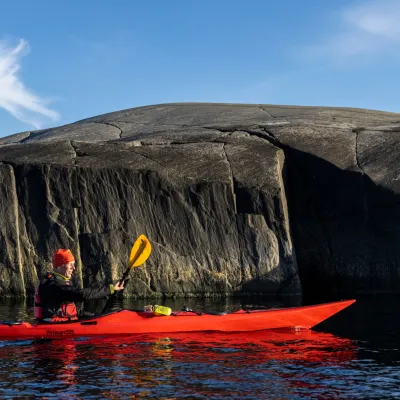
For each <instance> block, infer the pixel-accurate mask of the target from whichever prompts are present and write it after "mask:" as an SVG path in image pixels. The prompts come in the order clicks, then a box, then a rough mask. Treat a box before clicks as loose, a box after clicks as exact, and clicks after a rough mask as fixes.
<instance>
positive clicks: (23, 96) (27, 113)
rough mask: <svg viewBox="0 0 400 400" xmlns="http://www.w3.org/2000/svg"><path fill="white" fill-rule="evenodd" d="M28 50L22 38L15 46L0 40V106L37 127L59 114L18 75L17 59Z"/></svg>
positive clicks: (57, 117) (26, 43)
mask: <svg viewBox="0 0 400 400" xmlns="http://www.w3.org/2000/svg"><path fill="white" fill-rule="evenodd" d="M28 51H29V46H28V42H27V41H25V40H23V39H21V40H20V41H19V43H18V44H17V45H16V46H15V47H12V46H10V45H9V43H8V42H6V41H5V40H0V107H2V108H4V109H5V110H7V111H8V112H9V113H10V114H12V115H13V116H14V117H16V118H18V119H19V120H20V121H23V122H26V123H28V124H30V125H33V126H34V127H35V128H37V129H39V128H40V127H41V126H42V124H43V123H44V121H45V120H46V119H50V120H53V121H56V120H58V119H59V117H60V116H59V114H58V113H57V112H56V111H54V110H52V109H50V108H48V107H47V106H46V103H47V101H45V100H43V99H41V98H40V97H38V96H37V95H35V94H33V93H32V92H31V91H30V90H28V89H27V88H26V87H25V86H24V84H23V83H22V81H21V79H20V78H19V76H18V71H19V69H20V64H19V61H20V59H21V57H23V56H24V55H26V54H27V53H28Z"/></svg>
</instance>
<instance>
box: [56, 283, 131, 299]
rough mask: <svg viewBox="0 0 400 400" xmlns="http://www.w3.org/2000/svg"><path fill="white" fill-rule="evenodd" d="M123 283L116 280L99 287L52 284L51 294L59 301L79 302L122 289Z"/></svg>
mask: <svg viewBox="0 0 400 400" xmlns="http://www.w3.org/2000/svg"><path fill="white" fill-rule="evenodd" d="M123 288H124V285H119V284H118V283H117V282H116V283H114V284H110V285H105V286H102V287H100V288H83V289H78V288H74V287H72V286H53V288H52V289H53V290H52V291H53V296H54V297H57V298H59V299H60V300H61V301H71V302H75V301H76V302H81V301H86V300H94V299H101V298H103V297H107V296H109V295H111V294H113V293H114V291H118V290H122V289H123Z"/></svg>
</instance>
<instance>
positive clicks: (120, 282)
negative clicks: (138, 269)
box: [119, 240, 146, 285]
mask: <svg viewBox="0 0 400 400" xmlns="http://www.w3.org/2000/svg"><path fill="white" fill-rule="evenodd" d="M145 247H146V242H145V241H144V240H142V243H141V245H140V247H139V250H138V252H137V253H136V255H135V257H134V258H133V259H132V261H131V262H130V263H129V267H128V268H127V269H126V271H125V272H124V274H123V275H122V278H121V279H120V280H119V284H120V285H122V283H124V282H125V280H126V278H127V277H128V275H129V273H130V272H131V270H132V269H133V267H134V264H135V262H136V260H137V259H138V258H139V257H140V255H141V254H142V252H143V250H144V249H145Z"/></svg>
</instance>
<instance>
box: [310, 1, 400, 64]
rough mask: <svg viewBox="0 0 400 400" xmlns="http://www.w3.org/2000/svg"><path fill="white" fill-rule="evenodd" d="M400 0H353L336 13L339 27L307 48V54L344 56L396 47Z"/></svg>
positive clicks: (399, 33)
mask: <svg viewBox="0 0 400 400" xmlns="http://www.w3.org/2000/svg"><path fill="white" fill-rule="evenodd" d="M399 21H400V0H372V1H371V0H370V1H367V2H365V1H364V2H359V3H354V4H353V5H352V6H349V7H348V8H346V9H343V10H341V12H340V13H339V30H338V31H337V32H336V33H335V34H333V35H332V36H331V37H328V38H326V40H325V42H324V43H320V44H318V45H315V46H311V47H308V48H307V49H306V50H307V51H306V54H307V55H312V56H329V57H331V58H339V59H340V60H343V59H347V58H349V57H351V58H353V56H361V55H371V54H377V53H391V54H394V55H397V54H398V52H399V49H400V23H399Z"/></svg>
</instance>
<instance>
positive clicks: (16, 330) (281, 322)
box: [0, 300, 355, 339]
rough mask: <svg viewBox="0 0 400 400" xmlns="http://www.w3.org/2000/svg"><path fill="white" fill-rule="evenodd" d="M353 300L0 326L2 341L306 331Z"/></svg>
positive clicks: (126, 314)
mask: <svg viewBox="0 0 400 400" xmlns="http://www.w3.org/2000/svg"><path fill="white" fill-rule="evenodd" d="M354 302H355V300H346V301H339V302H334V303H325V304H318V305H314V306H304V307H293V308H282V309H271V310H252V311H244V310H239V311H236V312H234V313H230V314H215V315H214V314H209V313H195V312H192V311H189V312H187V311H178V312H174V313H172V314H171V315H169V316H156V315H154V314H153V313H151V312H141V311H128V310H122V311H119V312H115V313H112V314H106V315H101V316H97V317H92V318H85V319H81V320H78V321H74V322H58V323H43V322H40V323H34V324H30V323H29V322H15V323H2V324H0V338H1V339H42V338H64V337H77V336H85V337H87V336H99V335H103V336H109V335H131V334H147V333H173V332H200V331H219V332H250V331H261V330H266V329H295V330H308V329H311V328H312V327H313V326H315V325H317V324H319V323H320V322H322V321H324V320H326V319H327V318H329V317H331V316H332V315H334V314H336V313H338V312H339V311H341V310H343V309H344V308H346V307H349V306H350V305H351V304H353V303H354Z"/></svg>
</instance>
